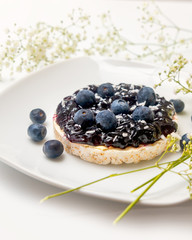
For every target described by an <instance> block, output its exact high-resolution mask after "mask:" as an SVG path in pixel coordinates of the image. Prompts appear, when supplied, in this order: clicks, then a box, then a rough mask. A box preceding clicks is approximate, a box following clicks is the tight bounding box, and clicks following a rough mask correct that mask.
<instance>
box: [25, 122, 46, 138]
mask: <svg viewBox="0 0 192 240" xmlns="http://www.w3.org/2000/svg"><path fill="white" fill-rule="evenodd" d="M27 133H28V135H29V137H30V138H31V139H32V140H33V141H35V142H40V141H42V140H43V139H44V138H45V136H46V134H47V129H46V127H45V126H43V125H42V124H40V123H33V124H31V125H30V126H29V127H28V129H27Z"/></svg>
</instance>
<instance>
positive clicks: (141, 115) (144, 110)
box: [132, 106, 154, 122]
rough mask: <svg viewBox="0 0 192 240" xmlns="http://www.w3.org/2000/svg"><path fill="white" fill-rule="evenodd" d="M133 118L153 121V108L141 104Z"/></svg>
mask: <svg viewBox="0 0 192 240" xmlns="http://www.w3.org/2000/svg"><path fill="white" fill-rule="evenodd" d="M132 118H133V120H134V121H136V122H137V121H139V120H144V121H146V122H152V121H153V120H154V113H153V112H152V110H151V109H150V108H148V107H145V106H141V107H137V108H136V109H135V110H134V112H133V114H132Z"/></svg>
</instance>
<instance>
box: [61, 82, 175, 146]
mask: <svg viewBox="0 0 192 240" xmlns="http://www.w3.org/2000/svg"><path fill="white" fill-rule="evenodd" d="M141 87H142V86H138V85H131V84H125V83H121V84H118V85H113V88H114V90H115V95H114V96H112V97H108V98H104V99H103V98H101V97H100V96H98V94H97V86H95V85H89V86H88V87H87V88H84V89H88V90H91V91H93V92H94V93H95V98H96V103H95V104H94V105H93V106H92V107H91V108H89V109H91V110H92V111H93V113H94V115H95V116H96V114H97V113H98V112H99V111H101V110H105V109H110V106H111V103H112V102H113V101H114V100H115V99H118V98H122V99H124V100H126V101H127V102H128V103H129V106H130V112H129V113H128V114H118V115H116V118H117V123H118V124H117V127H116V129H115V130H114V131H113V132H107V133H106V132H103V131H102V130H101V129H100V128H99V127H98V126H97V125H96V123H95V124H94V125H93V126H91V127H89V128H87V129H82V128H81V126H80V125H77V124H75V122H74V120H73V118H74V114H75V113H76V112H77V111H78V110H79V109H81V107H80V106H78V105H77V103H76V102H75V97H76V95H77V93H78V91H79V90H78V91H76V92H75V93H74V94H73V95H72V96H68V97H65V98H64V99H63V101H62V102H61V103H60V104H59V105H58V107H57V110H56V122H57V124H58V125H59V126H60V128H61V129H62V130H64V132H65V134H66V136H67V138H68V139H69V141H71V142H74V143H82V144H88V145H92V146H98V145H103V146H108V147H109V146H112V147H118V148H122V149H123V148H126V147H127V146H133V147H138V146H139V145H140V144H147V143H153V142H155V141H157V140H159V139H160V138H161V135H164V136H167V135H168V134H170V133H172V132H175V131H176V130H177V123H176V122H175V121H173V120H172V119H173V116H174V115H175V110H174V107H173V105H172V104H171V103H170V102H169V101H167V100H165V98H163V97H159V95H158V94H156V104H155V105H154V106H150V108H151V110H152V111H153V112H154V116H155V117H154V121H153V122H152V123H147V122H145V121H138V122H134V120H133V119H132V112H133V111H134V109H135V108H136V106H138V103H137V93H138V91H139V89H140V88H141Z"/></svg>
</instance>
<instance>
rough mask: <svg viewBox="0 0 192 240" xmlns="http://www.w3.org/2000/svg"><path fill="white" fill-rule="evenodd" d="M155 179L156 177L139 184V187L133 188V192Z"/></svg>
mask: <svg viewBox="0 0 192 240" xmlns="http://www.w3.org/2000/svg"><path fill="white" fill-rule="evenodd" d="M154 179H155V177H153V178H151V179H149V180H148V181H147V182H145V183H143V184H141V185H139V186H138V187H136V188H134V189H133V190H131V193H133V192H135V191H137V190H138V189H140V188H142V187H144V186H145V185H147V184H148V183H150V182H151V181H153V180H154Z"/></svg>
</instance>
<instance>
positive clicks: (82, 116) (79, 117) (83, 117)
mask: <svg viewBox="0 0 192 240" xmlns="http://www.w3.org/2000/svg"><path fill="white" fill-rule="evenodd" d="M74 121H75V123H77V124H79V125H81V127H82V128H86V127H91V126H92V125H93V124H94V122H95V118H94V114H93V112H92V111H91V110H89V109H80V110H79V111H77V112H76V113H75V115H74Z"/></svg>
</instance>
